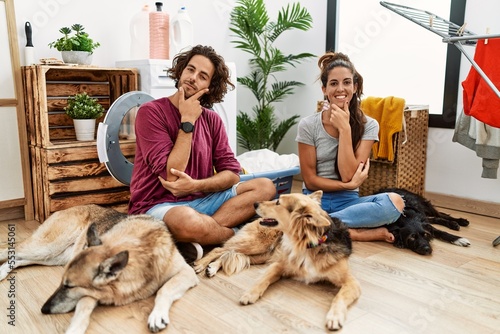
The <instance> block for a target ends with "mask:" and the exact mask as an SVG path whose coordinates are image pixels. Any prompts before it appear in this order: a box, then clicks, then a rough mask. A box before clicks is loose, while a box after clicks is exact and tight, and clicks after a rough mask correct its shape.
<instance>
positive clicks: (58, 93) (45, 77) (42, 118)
mask: <svg viewBox="0 0 500 334" xmlns="http://www.w3.org/2000/svg"><path fill="white" fill-rule="evenodd" d="M22 73H23V87H24V93H25V94H24V96H25V106H26V122H27V128H28V143H29V144H30V145H34V146H39V147H51V146H54V145H59V144H60V143H61V142H62V143H64V142H65V141H68V140H70V141H72V140H73V141H74V140H75V138H76V136H75V129H74V127H73V120H72V119H71V118H69V117H68V116H67V115H66V113H65V112H64V107H65V106H66V105H67V103H68V97H69V96H71V95H74V94H77V93H83V92H87V94H89V95H90V96H92V97H94V98H97V99H98V101H99V103H100V104H101V105H102V106H103V107H104V109H105V110H108V109H109V107H110V106H111V104H112V103H113V102H114V101H115V100H116V99H117V98H118V97H119V96H120V95H122V94H124V93H127V92H130V91H133V90H137V87H138V86H137V70H136V69H127V68H98V67H73V66H71V67H70V66H43V65H36V66H24V67H23V68H22ZM103 118H104V116H103V117H102V118H101V119H98V120H97V123H99V122H100V121H101V120H102V119H103Z"/></svg>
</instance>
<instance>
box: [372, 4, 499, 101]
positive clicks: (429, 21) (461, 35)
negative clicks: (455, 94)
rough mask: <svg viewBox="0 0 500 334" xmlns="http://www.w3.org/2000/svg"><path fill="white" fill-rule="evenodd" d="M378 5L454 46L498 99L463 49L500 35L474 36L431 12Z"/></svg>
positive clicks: (486, 77) (462, 27) (391, 5)
mask: <svg viewBox="0 0 500 334" xmlns="http://www.w3.org/2000/svg"><path fill="white" fill-rule="evenodd" d="M380 4H381V5H382V6H384V7H386V8H387V9H389V10H392V11H393V12H395V13H397V14H399V15H401V16H403V17H405V18H407V19H408V20H410V21H412V22H414V23H416V24H418V25H419V26H422V27H424V28H425V29H427V30H430V31H432V32H433V33H435V34H438V35H439V36H441V37H442V38H443V42H444V43H449V44H453V45H455V46H456V47H457V48H458V49H459V50H460V52H462V53H463V54H464V56H465V57H466V58H467V59H468V60H469V61H470V62H471V64H472V66H474V68H475V69H476V71H477V72H478V73H479V75H481V77H482V78H483V79H484V81H486V83H487V84H488V86H489V87H490V88H491V89H492V90H493V91H494V92H495V94H496V95H497V96H498V98H500V91H499V90H498V88H497V87H496V86H495V84H494V83H493V82H492V81H491V80H490V78H489V77H488V75H486V73H484V71H483V70H482V69H481V67H480V66H479V65H478V64H477V63H476V62H475V61H474V58H473V57H471V56H470V55H469V54H468V53H467V52H466V51H465V49H464V47H463V44H465V45H475V44H476V43H477V40H479V39H486V40H487V39H489V38H500V34H486V35H476V34H474V33H473V32H471V31H469V30H467V29H465V24H464V25H462V26H459V25H457V24H455V23H453V22H450V21H448V20H445V19H443V18H442V17H439V16H437V15H436V14H433V13H431V12H428V11H425V10H421V9H415V8H411V7H407V6H402V5H397V4H393V3H390V2H385V1H381V2H380Z"/></svg>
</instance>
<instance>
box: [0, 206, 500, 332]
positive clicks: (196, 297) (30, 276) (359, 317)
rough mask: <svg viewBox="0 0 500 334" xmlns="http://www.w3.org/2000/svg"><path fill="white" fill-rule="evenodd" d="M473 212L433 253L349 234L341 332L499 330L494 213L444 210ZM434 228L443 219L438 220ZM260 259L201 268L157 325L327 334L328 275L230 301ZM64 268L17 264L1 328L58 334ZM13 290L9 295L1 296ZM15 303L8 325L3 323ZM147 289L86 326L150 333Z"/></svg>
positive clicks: (27, 229) (23, 227) (1, 229)
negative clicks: (223, 268) (352, 287)
mask: <svg viewBox="0 0 500 334" xmlns="http://www.w3.org/2000/svg"><path fill="white" fill-rule="evenodd" d="M442 211H445V212H448V213H451V214H453V215H455V216H462V217H464V218H467V219H469V220H470V221H471V225H470V226H469V227H465V228H462V229H461V231H459V232H457V234H460V235H461V236H463V237H466V238H468V239H469V240H470V242H471V243H472V245H471V246H470V247H468V248H461V247H458V246H454V245H451V244H446V243H443V242H440V241H433V247H434V253H433V254H432V255H431V256H421V255H417V254H415V253H412V252H410V251H407V250H400V249H397V248H395V247H393V246H392V245H389V244H386V243H382V242H371V243H359V242H358V243H354V253H353V255H352V257H351V260H350V261H351V268H352V271H353V273H354V275H355V276H356V277H357V278H358V280H359V281H360V283H361V287H362V295H361V297H360V299H359V300H358V302H357V303H356V304H355V305H354V306H353V307H351V309H350V310H349V314H348V318H347V323H346V324H345V327H344V328H343V330H342V331H341V333H344V334H347V333H384V334H390V333H395V334H401V333H454V334H457V333H481V334H486V333H500V246H498V247H496V248H495V247H493V246H492V240H493V239H494V238H495V237H496V236H498V235H500V219H494V218H491V217H485V216H477V215H474V214H468V213H461V212H456V211H451V210H444V209H443V210H442ZM8 223H13V224H15V229H16V230H15V237H16V242H20V241H21V240H22V239H24V238H26V237H27V236H29V234H30V233H31V232H32V231H33V230H34V229H35V228H36V227H37V226H38V223H37V222H33V221H30V222H25V221H10V222H1V223H0V238H1V239H2V240H0V242H2V243H5V242H6V241H7V240H6V239H7V227H8ZM439 228H441V227H439ZM264 269H265V267H264V266H255V267H252V268H251V269H249V270H246V271H244V272H242V273H240V274H238V275H235V276H231V277H227V276H225V275H224V274H218V275H217V276H216V277H214V278H211V279H209V278H206V277H205V276H200V279H201V281H200V284H199V285H198V286H197V287H195V288H194V289H192V290H190V291H188V293H187V294H186V295H185V296H184V297H183V298H182V299H181V300H179V301H177V302H175V303H174V305H173V307H172V309H171V312H170V319H171V324H170V325H169V327H168V329H167V330H165V331H163V333H325V332H327V331H326V329H325V327H324V317H325V314H326V311H327V309H328V307H329V304H330V302H331V300H332V298H333V297H334V295H335V293H336V290H335V288H334V287H332V286H330V285H328V284H315V285H310V286H306V285H303V284H301V283H299V282H295V281H292V280H282V281H279V282H277V283H275V284H274V285H273V286H271V287H270V288H269V290H268V291H267V292H266V294H265V295H264V296H263V298H262V299H261V300H260V301H258V302H257V303H256V304H254V305H250V306H240V305H239V304H238V300H239V297H240V295H241V294H242V292H243V291H244V290H245V289H247V288H248V287H249V286H250V285H251V284H252V282H254V281H255V280H256V279H257V277H259V276H260V275H261V273H262V272H263V270H264ZM62 271H63V268H62V267H42V266H31V267H25V268H20V269H18V270H17V273H16V275H15V282H14V283H15V285H14V286H11V284H10V283H9V282H8V281H2V282H0V333H22V334H26V333H30V334H32V333H43V334H45V333H63V332H64V330H65V329H66V327H67V326H68V324H69V321H70V319H71V317H72V315H73V313H69V314H62V315H43V314H42V313H41V312H40V308H41V306H42V304H43V303H44V302H45V301H46V300H47V298H48V297H49V296H50V295H51V294H52V292H53V291H54V290H55V288H56V287H57V286H58V285H59V281H60V278H61V276H62ZM9 290H13V292H14V293H15V296H14V297H12V296H9ZM12 302H13V303H15V304H13V305H14V306H15V311H14V316H15V327H12V326H10V325H9V324H8V321H10V319H9V315H10V314H11V312H10V311H9V310H8V309H7V308H8V307H9V305H10V304H9V303H12ZM152 305H153V298H149V299H147V300H143V301H139V302H136V303H133V304H130V305H126V306H122V307H111V306H106V307H105V306H99V307H98V308H97V309H96V310H95V311H94V313H93V315H92V318H91V324H90V327H89V330H88V333H99V334H103V333H139V334H140V333H148V329H147V325H146V324H147V317H148V313H149V312H150V311H151V309H152Z"/></svg>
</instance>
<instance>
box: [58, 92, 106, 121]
mask: <svg viewBox="0 0 500 334" xmlns="http://www.w3.org/2000/svg"><path fill="white" fill-rule="evenodd" d="M64 110H65V111H66V114H67V115H68V116H69V117H71V118H73V119H92V118H99V117H101V116H102V115H103V113H104V108H103V106H102V105H100V104H99V102H97V99H93V98H91V97H90V96H88V95H87V93H86V92H83V93H82V94H76V95H74V96H73V97H71V96H70V98H69V99H68V105H67V106H66V107H65V108H64Z"/></svg>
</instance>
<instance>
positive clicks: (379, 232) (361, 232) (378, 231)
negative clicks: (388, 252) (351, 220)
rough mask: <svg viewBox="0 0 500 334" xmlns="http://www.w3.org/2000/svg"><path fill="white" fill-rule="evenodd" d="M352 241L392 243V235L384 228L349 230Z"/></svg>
mask: <svg viewBox="0 0 500 334" xmlns="http://www.w3.org/2000/svg"><path fill="white" fill-rule="evenodd" d="M349 234H350V235H351V240H352V241H385V242H388V243H390V244H392V243H394V235H393V234H392V233H391V232H389V230H388V229H387V228H385V227H377V228H350V229H349Z"/></svg>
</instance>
